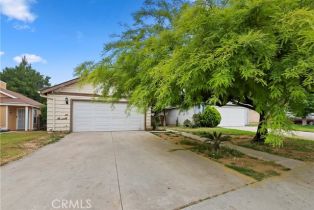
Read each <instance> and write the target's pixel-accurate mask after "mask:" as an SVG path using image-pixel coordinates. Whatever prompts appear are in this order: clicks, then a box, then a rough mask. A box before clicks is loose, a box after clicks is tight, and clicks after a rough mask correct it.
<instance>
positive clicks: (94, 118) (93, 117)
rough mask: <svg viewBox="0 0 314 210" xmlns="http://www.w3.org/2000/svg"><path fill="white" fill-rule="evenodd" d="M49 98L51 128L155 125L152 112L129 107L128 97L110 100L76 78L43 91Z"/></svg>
mask: <svg viewBox="0 0 314 210" xmlns="http://www.w3.org/2000/svg"><path fill="white" fill-rule="evenodd" d="M40 93H41V95H42V96H43V97H46V98H47V130H48V131H73V132H80V131H123V130H146V129H150V128H151V112H150V110H148V111H147V112H146V113H142V112H139V111H137V110H136V109H135V108H130V107H128V101H127V100H119V101H116V102H114V103H113V102H106V101H103V100H101V99H100V97H99V96H100V95H99V94H98V92H97V89H96V88H94V87H93V85H91V84H81V83H80V82H79V79H78V78H76V79H72V80H69V81H66V82H63V83H60V84H57V85H54V86H52V87H49V88H45V89H42V90H41V91H40Z"/></svg>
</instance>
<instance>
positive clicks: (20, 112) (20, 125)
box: [17, 108, 25, 130]
mask: <svg viewBox="0 0 314 210" xmlns="http://www.w3.org/2000/svg"><path fill="white" fill-rule="evenodd" d="M24 129H25V109H24V108H19V109H17V130H24Z"/></svg>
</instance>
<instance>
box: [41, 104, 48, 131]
mask: <svg viewBox="0 0 314 210" xmlns="http://www.w3.org/2000/svg"><path fill="white" fill-rule="evenodd" d="M40 112H41V113H40V129H42V130H46V128H47V105H46V104H43V105H42V106H41V107H40Z"/></svg>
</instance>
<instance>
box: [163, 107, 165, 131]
mask: <svg viewBox="0 0 314 210" xmlns="http://www.w3.org/2000/svg"><path fill="white" fill-rule="evenodd" d="M163 125H164V127H165V126H166V109H164V121H163Z"/></svg>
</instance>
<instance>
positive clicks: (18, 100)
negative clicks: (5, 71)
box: [0, 81, 42, 131]
mask: <svg viewBox="0 0 314 210" xmlns="http://www.w3.org/2000/svg"><path fill="white" fill-rule="evenodd" d="M41 105H42V104H41V103H39V102H37V101H35V100H33V99H31V98H28V97H26V96H24V95H22V94H20V93H16V92H14V91H10V90H7V88H6V83H5V82H3V81H0V130H1V131H6V130H11V131H12V130H13V131H14V130H25V131H28V130H36V129H39V115H40V107H41Z"/></svg>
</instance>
